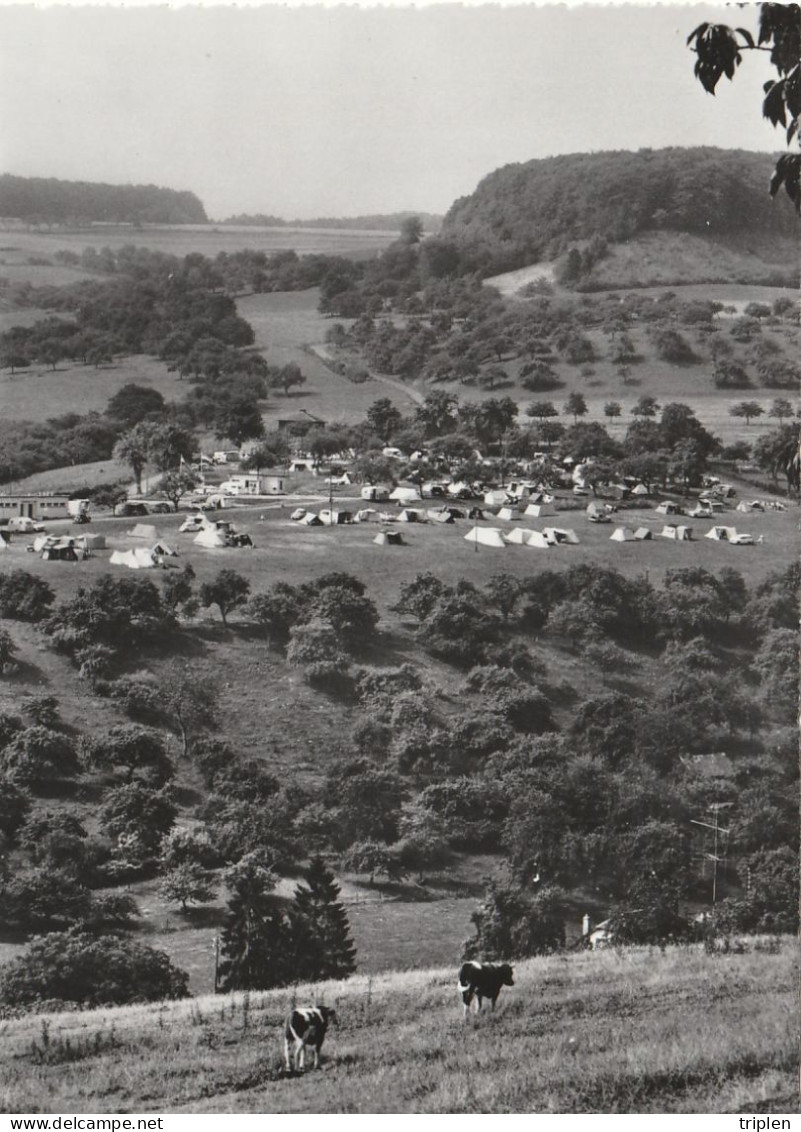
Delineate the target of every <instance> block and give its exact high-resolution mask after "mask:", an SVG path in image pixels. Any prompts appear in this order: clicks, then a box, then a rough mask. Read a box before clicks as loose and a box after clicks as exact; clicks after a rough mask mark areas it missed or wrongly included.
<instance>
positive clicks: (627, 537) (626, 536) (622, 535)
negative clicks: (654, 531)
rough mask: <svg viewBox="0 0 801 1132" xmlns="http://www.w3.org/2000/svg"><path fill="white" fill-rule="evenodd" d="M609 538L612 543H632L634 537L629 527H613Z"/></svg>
mask: <svg viewBox="0 0 801 1132" xmlns="http://www.w3.org/2000/svg"><path fill="white" fill-rule="evenodd" d="M609 538H610V539H611V540H612V541H613V542H634V540H635V538H636V535H635V534H634V531H633V530H631V528H630V527H615V529H614V530H613V531H612V533H611V535H610V536H609Z"/></svg>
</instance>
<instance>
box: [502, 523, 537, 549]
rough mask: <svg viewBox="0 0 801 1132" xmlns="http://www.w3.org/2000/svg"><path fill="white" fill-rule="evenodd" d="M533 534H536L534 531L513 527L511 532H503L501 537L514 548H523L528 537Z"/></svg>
mask: <svg viewBox="0 0 801 1132" xmlns="http://www.w3.org/2000/svg"><path fill="white" fill-rule="evenodd" d="M533 534H536V531H530V530H527V528H526V527H515V528H514V530H513V531H504V533H503V537H504V538H505V539H506V541H507V542H509V543H512V544H514V545H515V546H525V545H526V543H527V541H528V537H529V535H533Z"/></svg>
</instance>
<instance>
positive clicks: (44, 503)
mask: <svg viewBox="0 0 801 1132" xmlns="http://www.w3.org/2000/svg"><path fill="white" fill-rule="evenodd" d="M69 505H70V497H69V495H67V494H66V492H63V493H61V492H26V493H23V492H20V493H18V494H13V495H11V494H9V495H0V519H14V518H25V519H69V518H70V509H69Z"/></svg>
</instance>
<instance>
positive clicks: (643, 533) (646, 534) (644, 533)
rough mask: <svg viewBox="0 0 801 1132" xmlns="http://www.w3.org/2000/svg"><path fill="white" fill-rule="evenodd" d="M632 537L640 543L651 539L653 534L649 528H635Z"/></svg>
mask: <svg viewBox="0 0 801 1132" xmlns="http://www.w3.org/2000/svg"><path fill="white" fill-rule="evenodd" d="M634 537H635V538H636V539H639V540H640V542H644V541H645V539H651V538H653V537H654V532H653V531H652V530H651V529H650V527H637V530H636V531H635V532H634Z"/></svg>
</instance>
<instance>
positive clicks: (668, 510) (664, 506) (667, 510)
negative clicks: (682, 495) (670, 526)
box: [656, 499, 681, 515]
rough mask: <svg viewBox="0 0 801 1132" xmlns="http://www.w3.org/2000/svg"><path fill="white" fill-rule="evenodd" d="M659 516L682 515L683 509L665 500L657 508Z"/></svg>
mask: <svg viewBox="0 0 801 1132" xmlns="http://www.w3.org/2000/svg"><path fill="white" fill-rule="evenodd" d="M656 513H657V515H680V514H681V507H679V505H678V503H673V502H672V501H671V500H670V499H664V500H663V501H662V502H661V503H660V504H659V506H658V507H657V508H656Z"/></svg>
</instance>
